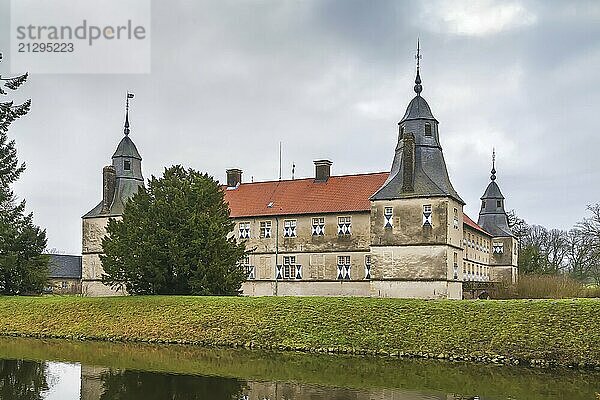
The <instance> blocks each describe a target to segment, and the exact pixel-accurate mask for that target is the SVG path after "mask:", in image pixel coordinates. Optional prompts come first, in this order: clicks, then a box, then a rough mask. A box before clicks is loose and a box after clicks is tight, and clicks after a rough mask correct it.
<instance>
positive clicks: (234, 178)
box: [225, 168, 242, 188]
mask: <svg viewBox="0 0 600 400" xmlns="http://www.w3.org/2000/svg"><path fill="white" fill-rule="evenodd" d="M225 172H226V173H227V187H228V188H236V187H238V186H239V185H240V183H242V170H241V169H237V168H231V169H228V170H227V171H225Z"/></svg>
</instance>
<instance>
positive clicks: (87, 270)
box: [81, 217, 127, 297]
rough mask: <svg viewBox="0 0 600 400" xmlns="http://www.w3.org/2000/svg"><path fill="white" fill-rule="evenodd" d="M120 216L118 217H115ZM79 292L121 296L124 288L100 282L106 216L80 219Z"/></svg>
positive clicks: (93, 294)
mask: <svg viewBox="0 0 600 400" xmlns="http://www.w3.org/2000/svg"><path fill="white" fill-rule="evenodd" d="M116 218H120V217H116ZM82 221H83V222H82V228H83V235H82V241H83V243H82V250H81V293H82V294H83V295H84V296H92V297H96V296H122V295H125V294H127V293H126V292H125V291H124V290H115V289H112V288H111V287H109V286H107V285H105V284H103V283H102V275H103V274H104V268H102V262H101V261H100V254H102V251H103V250H102V238H103V237H104V236H105V235H106V224H108V217H99V218H84V219H83V220H82Z"/></svg>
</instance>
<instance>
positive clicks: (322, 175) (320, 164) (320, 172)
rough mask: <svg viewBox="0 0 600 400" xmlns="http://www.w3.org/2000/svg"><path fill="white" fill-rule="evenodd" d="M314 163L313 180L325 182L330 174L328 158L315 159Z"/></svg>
mask: <svg viewBox="0 0 600 400" xmlns="http://www.w3.org/2000/svg"><path fill="white" fill-rule="evenodd" d="M313 162H314V163H315V182H327V180H328V179H329V177H330V176H331V164H333V163H332V162H331V161H329V160H316V161H313Z"/></svg>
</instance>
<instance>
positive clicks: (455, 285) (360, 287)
mask: <svg viewBox="0 0 600 400" xmlns="http://www.w3.org/2000/svg"><path fill="white" fill-rule="evenodd" d="M242 290H243V294H244V295H245V296H275V295H277V296H360V297H393V298H421V299H461V298H462V283H461V282H447V281H391V280H390V281H316V282H311V281H296V282H291V281H274V280H270V281H266V280H263V281H246V282H244V283H243V284H242Z"/></svg>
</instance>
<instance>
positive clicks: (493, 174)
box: [491, 147, 496, 181]
mask: <svg viewBox="0 0 600 400" xmlns="http://www.w3.org/2000/svg"><path fill="white" fill-rule="evenodd" d="M491 178H492V180H493V181H495V180H496V148H495V147H493V148H492V176H491Z"/></svg>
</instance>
